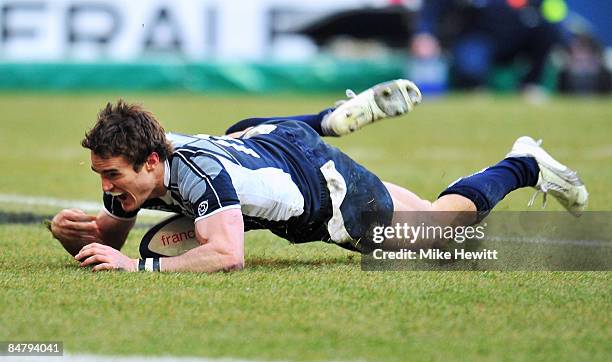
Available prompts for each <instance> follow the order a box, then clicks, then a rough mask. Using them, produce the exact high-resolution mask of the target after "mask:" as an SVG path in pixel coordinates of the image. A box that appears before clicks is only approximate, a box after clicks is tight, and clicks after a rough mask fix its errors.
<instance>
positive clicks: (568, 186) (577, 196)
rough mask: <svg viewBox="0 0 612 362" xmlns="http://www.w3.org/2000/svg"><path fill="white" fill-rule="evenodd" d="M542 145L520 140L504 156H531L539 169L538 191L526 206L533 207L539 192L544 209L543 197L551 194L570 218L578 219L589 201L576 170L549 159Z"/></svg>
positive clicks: (523, 138)
mask: <svg viewBox="0 0 612 362" xmlns="http://www.w3.org/2000/svg"><path fill="white" fill-rule="evenodd" d="M541 144H542V140H539V141H537V142H536V141H535V140H534V139H533V138H531V137H527V136H523V137H519V138H518V139H517V140H516V141H515V142H514V145H513V146H512V150H511V151H510V152H509V153H508V154H507V155H506V157H526V156H527V157H533V158H535V160H536V162H537V163H538V166H539V167H540V174H539V175H538V183H537V184H536V185H535V189H536V190H537V191H536V193H535V194H534V195H533V197H532V198H531V200H529V204H528V205H529V206H531V205H533V203H534V201H535V199H536V197H537V195H538V194H539V193H540V192H542V193H544V205H543V207H544V206H546V195H547V194H551V195H552V196H554V197H555V198H556V199H557V201H559V203H561V205H563V207H565V208H566V209H567V211H569V212H570V213H572V215H574V216H580V215H581V214H582V212H583V211H584V210H585V208H586V206H587V202H588V200H589V193H588V192H587V189H586V187H585V186H584V183H582V181H581V180H580V178H579V177H578V174H577V173H576V171H573V170H571V169H570V168H569V167H567V166H565V165H563V164H561V163H560V162H559V161H557V160H555V159H554V158H552V156H551V155H549V154H548V152H546V151H544V149H543V148H542V147H541V146H540V145H541Z"/></svg>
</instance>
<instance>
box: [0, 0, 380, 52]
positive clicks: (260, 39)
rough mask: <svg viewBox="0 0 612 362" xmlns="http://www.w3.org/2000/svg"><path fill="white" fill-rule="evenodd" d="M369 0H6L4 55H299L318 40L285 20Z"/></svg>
mask: <svg viewBox="0 0 612 362" xmlns="http://www.w3.org/2000/svg"><path fill="white" fill-rule="evenodd" d="M381 3H382V2H381ZM367 4H370V5H371V0H337V1H333V2H330V1H328V0H310V1H307V2H295V1H293V0H232V1H220V0H157V1H142V0H0V60H4V61H63V60H76V61H107V60H112V61H134V60H136V61H139V60H140V61H142V60H147V59H151V56H155V55H160V56H163V57H164V58H167V57H168V56H171V57H173V58H174V59H177V60H205V59H210V58H226V59H233V60H236V59H237V60H257V59H260V60H261V59H265V58H266V57H267V56H269V55H270V54H274V56H275V59H277V58H279V57H281V58H282V56H283V54H285V53H293V54H291V55H289V54H288V55H286V56H288V57H295V56H296V55H295V50H296V49H302V52H303V53H304V54H302V56H307V55H309V54H312V52H314V49H315V47H314V45H312V47H310V48H309V47H308V46H306V44H307V43H306V42H307V41H306V40H305V38H304V37H300V36H297V35H295V34H293V35H287V29H288V28H287V27H286V26H285V28H287V29H285V28H283V26H282V24H280V25H279V22H280V23H286V24H293V25H295V23H296V21H298V20H301V21H302V22H303V21H304V19H306V18H310V19H311V20H312V19H314V18H316V16H315V17H313V16H312V15H313V14H320V15H325V14H327V13H330V12H333V11H338V10H342V9H345V10H346V9H350V8H355V7H358V6H363V5H367ZM279 19H282V21H280V20H279ZM277 20H278V22H277ZM293 20H296V21H293ZM298 38H299V39H298ZM291 41H295V43H296V44H297V45H298V46H291V45H288V44H289V43H290V42H291ZM275 44H276V45H275ZM281 44H282V45H281ZM275 46H277V47H280V48H278V49H276V48H274V47H275ZM285 47H287V48H285ZM282 49H293V51H291V52H283V51H282ZM309 52H310V53H309ZM298 53H299V52H298Z"/></svg>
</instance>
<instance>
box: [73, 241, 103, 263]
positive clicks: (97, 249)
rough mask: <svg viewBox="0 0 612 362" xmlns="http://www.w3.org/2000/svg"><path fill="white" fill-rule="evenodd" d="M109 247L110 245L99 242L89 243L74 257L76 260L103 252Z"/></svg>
mask: <svg viewBox="0 0 612 362" xmlns="http://www.w3.org/2000/svg"><path fill="white" fill-rule="evenodd" d="M107 248H110V246H106V245H102V244H98V243H91V244H87V245H85V246H84V247H83V248H81V250H80V251H79V253H78V254H77V255H75V256H74V258H75V259H76V260H82V259H84V258H87V257H90V256H92V255H96V254H103V253H105V252H106V251H107ZM111 249H112V248H111Z"/></svg>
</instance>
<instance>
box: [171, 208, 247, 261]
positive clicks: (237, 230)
mask: <svg viewBox="0 0 612 362" xmlns="http://www.w3.org/2000/svg"><path fill="white" fill-rule="evenodd" d="M195 232H196V237H197V239H198V241H199V243H200V244H201V245H200V246H199V247H197V248H194V249H191V250H189V251H188V252H186V253H185V254H182V255H179V256H174V257H168V258H161V260H160V264H161V270H162V271H171V272H179V271H193V272H217V271H231V270H240V269H242V268H243V267H244V221H243V219H242V213H241V211H240V209H239V208H232V209H229V210H224V211H221V212H219V213H217V214H214V215H212V216H209V217H206V218H203V219H200V220H198V221H197V222H196V223H195Z"/></svg>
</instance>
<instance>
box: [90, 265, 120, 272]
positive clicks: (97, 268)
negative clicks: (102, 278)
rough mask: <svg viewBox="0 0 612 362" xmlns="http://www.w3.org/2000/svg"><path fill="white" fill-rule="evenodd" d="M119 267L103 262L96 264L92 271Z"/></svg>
mask: <svg viewBox="0 0 612 362" xmlns="http://www.w3.org/2000/svg"><path fill="white" fill-rule="evenodd" d="M116 269H117V268H116V267H114V266H113V265H112V264H109V263H102V264H98V265H96V266H94V267H93V268H91V270H92V271H95V272H97V271H103V270H116Z"/></svg>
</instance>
